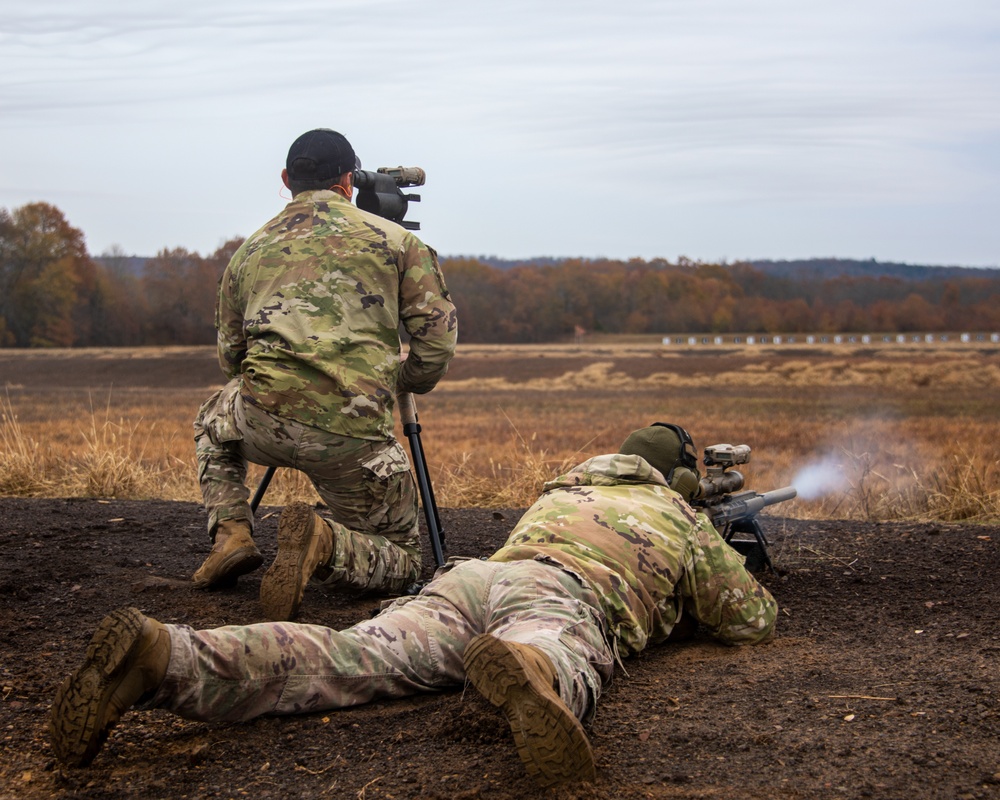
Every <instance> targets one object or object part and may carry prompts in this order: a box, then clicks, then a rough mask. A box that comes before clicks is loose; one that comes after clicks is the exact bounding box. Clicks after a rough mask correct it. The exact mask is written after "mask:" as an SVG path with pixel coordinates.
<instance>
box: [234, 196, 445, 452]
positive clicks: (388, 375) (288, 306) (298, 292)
mask: <svg viewBox="0 0 1000 800" xmlns="http://www.w3.org/2000/svg"><path fill="white" fill-rule="evenodd" d="M400 322H402V324H403V326H404V327H405V329H406V331H407V332H408V333H409V334H410V336H411V337H412V338H411V340H410V344H409V351H410V352H409V356H408V357H407V358H406V360H405V362H403V365H402V367H400V339H399V325H400ZM216 328H217V330H218V348H219V363H220V364H221V366H222V369H223V372H225V373H226V377H227V378H234V377H236V376H238V375H240V374H242V381H243V387H242V390H241V391H242V393H243V395H244V397H246V398H247V399H248V400H249V401H250V402H253V403H256V404H257V405H259V406H261V407H263V408H265V409H266V410H268V411H270V412H272V413H275V414H277V415H279V416H282V417H286V418H288V419H294V420H296V421H298V422H302V423H304V424H306V425H311V426H313V427H316V428H320V429H322V430H326V431H330V432H332V433H337V434H340V435H343V436H352V437H355V438H359V439H385V438H387V437H388V436H389V435H390V434H391V433H392V409H393V405H394V403H395V394H396V392H397V391H401V392H402V391H406V392H417V393H423V392H427V391H430V390H431V389H432V388H433V387H434V385H435V384H436V383H437V382H438V380H439V379H440V378H441V376H442V375H444V373H445V371H446V370H447V368H448V362H449V361H450V360H451V357H452V355H453V354H454V352H455V343H456V338H457V335H458V325H457V321H456V315H455V307H454V305H452V302H451V300H450V299H449V295H448V289H447V287H446V286H445V282H444V277H443V276H442V275H441V271H440V269H439V268H438V263H437V256H436V255H435V253H434V251H433V250H431V249H430V248H429V247H427V246H426V245H424V244H423V243H422V242H421V241H420V240H419V239H418V238H417V237H415V236H413V235H412V234H411V233H409V232H407V231H406V230H404V229H403V228H402V227H400V226H399V225H397V224H395V223H393V222H390V221H388V220H385V219H382V218H381V217H378V216H375V215H374V214H369V213H367V212H365V211H361V210H360V209H358V208H357V207H355V206H353V205H352V204H351V203H350V201H348V200H347V199H345V198H344V197H341V196H340V195H338V194H336V193H335V192H332V191H328V190H323V191H310V192H302V193H300V194H298V195H296V196H295V198H294V199H293V200H292V202H290V203H289V204H288V205H287V206H286V207H285V209H284V211H282V213H281V214H279V215H278V216H277V217H275V218H274V219H272V220H271V221H270V222H268V223H267V224H266V225H265V226H264V227H263V228H261V229H260V230H259V231H257V233H255V234H254V235H253V236H251V237H250V238H249V239H247V240H246V242H244V243H243V245H242V246H241V247H240V248H239V250H237V251H236V253H235V255H234V256H233V258H232V260H231V261H230V263H229V266H228V267H227V268H226V271H225V273H224V274H223V276H222V282H221V284H220V287H219V301H218V305H217V308H216Z"/></svg>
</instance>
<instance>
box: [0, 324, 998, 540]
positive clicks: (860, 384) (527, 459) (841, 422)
mask: <svg viewBox="0 0 1000 800" xmlns="http://www.w3.org/2000/svg"><path fill="white" fill-rule="evenodd" d="M0 383H2V384H3V385H4V395H3V397H2V398H0V406H2V425H0V495H8V496H10V495H14V496H39V497H70V496H72V497H117V498H120V499H124V498H131V499H143V498H160V499H174V500H197V499H198V491H197V485H196V482H195V468H194V458H193V443H192V440H191V421H192V419H193V417H194V415H195V413H196V411H197V409H198V406H199V404H200V403H201V402H202V401H203V400H204V399H205V398H206V397H207V396H208V394H209V393H210V392H211V391H212V389H213V388H216V387H218V386H219V385H220V384H221V374H220V373H219V371H218V367H217V366H216V364H215V356H214V351H213V350H212V349H211V348H163V349H152V348H149V349H146V348H142V349H135V350H119V349H115V350H110V349H109V350H49V351H18V350H0ZM998 389H1000V346H998V345H996V344H990V343H971V344H961V343H958V342H954V343H948V344H937V345H928V344H912V343H911V344H896V343H892V344H883V343H879V344H878V345H875V344H872V345H866V346H854V345H805V344H801V345H783V346H775V345H772V346H756V347H752V346H733V345H726V346H711V345H709V346H696V347H679V346H669V347H665V346H663V345H662V344H661V343H660V341H659V340H658V339H642V338H633V339H621V338H618V339H606V340H601V339H596V338H595V339H592V340H588V341H586V342H583V343H579V344H572V345H569V344H566V345H546V346H485V345H472V346H466V347H461V348H460V352H459V355H458V356H456V358H455V360H454V362H453V365H452V368H451V370H450V372H449V374H448V376H447V377H446V378H445V379H444V380H443V381H442V383H441V384H440V385H439V387H438V388H437V389H436V390H435V391H434V392H433V393H431V394H429V395H426V396H424V397H418V398H417V402H418V407H419V413H420V421H421V424H422V427H423V434H422V441H423V445H424V449H425V451H426V455H427V461H428V466H429V469H430V473H431V478H432V481H433V484H434V489H435V494H436V497H437V501H438V504H439V505H440V506H442V507H456V508H459V507H504V508H511V507H522V506H524V505H527V504H528V503H530V502H531V500H532V499H533V497H534V496H536V494H537V491H538V489H539V487H540V486H541V483H542V482H543V481H544V480H545V479H546V478H548V477H549V476H551V475H552V474H554V473H555V472H556V471H558V470H559V469H561V468H562V467H565V466H567V465H569V464H571V463H575V462H577V461H579V460H582V459H583V458H585V457H587V456H589V455H593V454H596V453H598V452H607V451H611V450H615V449H616V448H617V446H618V445H619V444H620V442H621V441H622V439H623V438H624V437H625V435H626V434H627V433H628V432H629V431H630V430H632V429H634V428H636V427H639V426H642V425H645V424H647V423H649V422H652V421H656V420H662V421H673V422H678V423H680V424H683V425H684V426H685V427H686V428H688V430H690V431H691V433H692V435H693V436H694V438H695V441H696V444H697V445H698V446H699V447H704V446H706V445H709V444H715V443H719V442H729V443H732V444H749V445H750V446H751V447H752V448H753V455H752V458H751V462H750V463H749V464H747V465H746V467H745V468H743V470H742V471H743V472H744V474H745V475H746V476H747V485H748V487H751V488H755V489H758V490H761V491H764V490H766V489H771V488H776V487H778V486H785V485H789V484H791V485H795V486H796V487H797V488H799V492H800V496H799V498H798V499H796V500H795V501H793V502H791V503H786V504H784V505H783V506H782V507H781V510H780V514H781V515H782V516H791V517H799V518H818V517H821V518H827V517H837V518H850V519H866V520H891V519H940V520H967V521H976V520H987V519H994V520H995V519H996V518H997V517H1000V441H998V437H997V435H996V434H997V422H998V417H1000V406H998V404H997V402H996V396H997V392H998ZM259 475H260V471H257V470H256V469H255V470H253V471H252V472H251V482H256V480H257V478H258V476H259ZM293 497H301V498H305V499H311V498H312V497H313V495H312V490H311V488H310V487H309V486H308V484H307V483H306V482H304V481H303V480H302V479H301V477H300V476H298V475H296V474H294V473H291V472H289V471H287V470H281V471H279V473H278V477H277V479H276V480H275V482H274V484H273V485H272V488H271V489H270V490H269V494H268V501H267V502H269V503H275V504H280V503H283V502H286V501H287V500H289V499H291V498H293Z"/></svg>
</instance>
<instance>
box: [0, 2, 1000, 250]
mask: <svg viewBox="0 0 1000 800" xmlns="http://www.w3.org/2000/svg"><path fill="white" fill-rule="evenodd" d="M315 127H331V128H335V129H337V130H339V131H341V132H342V133H344V134H345V135H346V136H347V137H348V138H349V139H350V140H351V142H352V143H353V144H354V147H355V149H356V151H357V152H358V154H359V156H360V157H361V159H362V161H363V162H364V166H365V167H366V168H375V167H378V166H395V165H398V164H404V165H415V166H422V167H424V169H426V171H427V174H428V182H427V185H426V186H425V187H423V188H422V189H421V190H419V191H420V192H421V194H422V196H423V200H422V202H421V203H419V204H416V205H414V206H412V209H411V211H410V213H409V215H408V218H410V219H414V220H417V221H419V222H420V223H421V231H420V234H419V235H420V236H421V238H423V239H424V240H425V241H426V242H427V243H428V244H430V245H432V246H433V247H435V248H436V249H437V250H438V251H439V252H440V253H441V254H442V255H459V254H467V255H497V256H501V257H506V258H525V257H532V256H585V257H600V256H607V257H613V258H629V257H633V256H639V257H643V258H652V257H665V258H669V259H671V260H674V259H676V258H677V257H678V256H679V255H685V256H687V257H689V258H693V259H701V260H705V261H714V260H718V259H727V260H730V261H733V260H737V259H741V258H810V257H826V256H837V257H844V258H876V259H878V260H880V261H906V262H909V263H921V264H958V265H967V266H996V265H1000V222H998V220H1000V3H997V2H996V0H949V2H947V3H945V2H941V0H836V2H832V1H831V0H812V1H811V2H802V0H757V1H756V2H746V0H619V1H618V2H611V3H609V2H607V0H600V2H595V1H594V0H572V1H571V2H570V0H504V2H502V3H501V2H489V0H482V2H471V1H470V0H409V1H408V2H407V1H405V0H399V1H397V0H327V2H320V1H319V0H283V1H282V2H280V3H275V2H268V3H263V2H259V0H241V2H234V1H233V0H201V1H200V2H191V0H169V2H160V0H141V2H137V1H136V0H128V1H127V2H126V1H125V0H85V2H81V1H80V0H34V1H33V2H29V3H5V4H4V7H3V10H2V11H0V159H2V163H3V169H2V172H0V206H3V207H6V208H8V209H11V208H14V207H17V206H20V205H23V204H25V203H28V202H32V201H36V200H41V201H45V202H48V203H52V204H54V205H56V206H58V207H59V208H60V209H61V210H62V211H63V213H64V214H65V215H66V217H67V219H68V220H69V222H70V223H71V224H72V225H74V226H75V227H77V228H80V229H81V230H82V231H83V232H84V234H85V235H86V238H87V245H88V248H89V249H90V251H91V252H92V253H94V254H99V253H101V252H103V251H105V250H106V249H107V248H109V247H110V246H112V245H115V244H117V245H120V246H121V247H122V248H124V250H125V251H126V252H128V253H135V254H138V255H152V254H154V253H155V252H156V251H158V250H160V249H162V248H164V247H184V248H187V249H189V250H195V251H198V252H201V253H208V252H211V251H212V250H214V249H215V248H216V247H217V246H218V245H219V244H220V243H221V242H222V241H224V240H225V239H227V238H231V237H233V236H236V235H240V236H247V235H249V234H250V233H252V232H253V231H254V230H255V229H256V228H258V227H259V226H260V225H262V224H263V223H264V222H265V221H266V220H267V219H268V218H270V217H271V216H273V215H274V214H275V213H277V212H278V211H279V210H280V209H281V207H282V205H283V204H284V202H285V201H286V200H285V199H283V198H282V196H281V192H280V191H279V190H282V187H281V183H280V179H279V173H280V171H281V168H282V167H283V166H284V159H285V154H286V152H287V149H288V145H289V144H290V143H291V141H292V140H293V139H294V138H295V137H296V136H298V135H299V134H300V133H302V132H303V131H305V130H308V129H310V128H315ZM285 197H286V198H287V193H285Z"/></svg>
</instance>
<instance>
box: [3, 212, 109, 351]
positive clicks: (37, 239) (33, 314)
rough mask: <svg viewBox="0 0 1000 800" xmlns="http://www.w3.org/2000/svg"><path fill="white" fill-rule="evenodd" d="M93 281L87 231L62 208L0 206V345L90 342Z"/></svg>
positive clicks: (93, 274)
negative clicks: (80, 227) (68, 216)
mask: <svg viewBox="0 0 1000 800" xmlns="http://www.w3.org/2000/svg"><path fill="white" fill-rule="evenodd" d="M95 281H96V267H95V265H94V263H93V261H92V260H91V259H90V256H88V255H87V250H86V247H85V245H84V238H83V233H82V232H81V231H79V230H78V229H76V228H74V227H72V226H71V225H70V224H69V223H68V222H67V221H66V218H65V217H64V216H63V214H62V212H61V211H59V209H57V208H56V207H55V206H52V205H49V204H48V203H30V204H28V205H25V206H21V207H20V208H16V209H14V210H13V212H8V211H7V210H6V209H0V344H4V345H6V346H16V347H69V346H70V345H73V344H78V343H83V342H86V341H87V339H88V337H89V333H90V331H89V324H90V320H89V316H88V314H87V313H86V310H87V306H88V304H89V301H90V296H91V293H92V292H93V291H94V289H95Z"/></svg>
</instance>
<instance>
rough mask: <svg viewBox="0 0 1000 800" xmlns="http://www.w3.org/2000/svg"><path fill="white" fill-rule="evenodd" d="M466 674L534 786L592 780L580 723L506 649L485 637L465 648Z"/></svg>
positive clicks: (592, 770)
mask: <svg viewBox="0 0 1000 800" xmlns="http://www.w3.org/2000/svg"><path fill="white" fill-rule="evenodd" d="M464 661H465V673H466V676H467V677H468V679H469V680H470V681H471V683H472V685H473V686H474V687H475V688H476V690H477V691H478V692H479V693H480V694H481V695H482V696H483V697H485V698H486V699H487V700H488V701H489V702H490V703H492V704H493V705H494V706H497V707H498V708H500V709H501V710H502V711H503V713H504V715H505V716H506V717H507V722H508V723H509V724H510V729H511V732H512V733H513V734H514V743H515V744H516V745H517V752H518V755H519V756H520V757H521V761H522V762H523V763H524V766H525V769H526V770H527V771H528V774H529V775H531V777H532V778H533V779H534V780H535V782H536V783H538V785H539V786H542V787H543V788H544V787H549V786H555V785H556V784H560V783H566V782H569V781H593V780H594V779H595V778H596V777H597V768H596V766H595V764H594V752H593V750H592V749H591V746H590V741H589V740H588V739H587V734H586V733H585V732H584V730H583V726H582V725H581V724H580V721H579V720H578V719H577V718H576V717H575V716H574V714H573V713H572V712H571V711H570V710H569V709H568V708H567V707H566V705H565V704H564V703H563V702H562V700H561V699H560V697H559V695H558V694H557V693H556V691H555V690H554V689H552V688H551V687H549V686H546V685H544V684H540V683H539V682H538V681H537V680H535V681H532V679H531V676H530V675H529V673H528V672H527V670H525V668H524V665H523V664H522V663H521V661H520V660H519V659H518V658H517V656H516V655H514V653H513V652H512V651H511V650H510V648H508V647H507V645H506V644H505V643H504V642H503V641H501V640H500V639H497V638H495V637H493V636H490V635H489V634H483V635H481V636H477V637H475V638H474V639H473V640H472V641H471V642H470V643H469V646H468V647H467V648H466V651H465V656H464Z"/></svg>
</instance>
